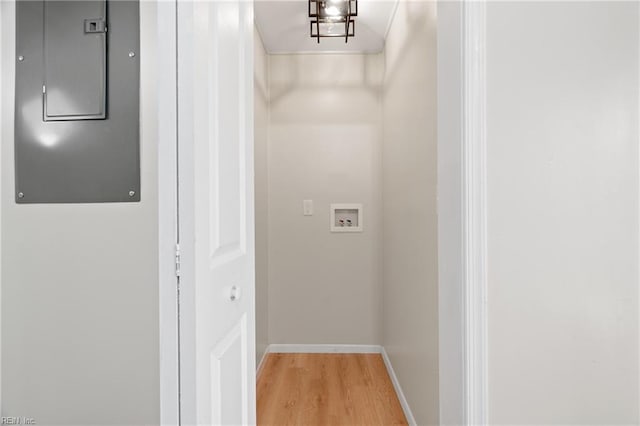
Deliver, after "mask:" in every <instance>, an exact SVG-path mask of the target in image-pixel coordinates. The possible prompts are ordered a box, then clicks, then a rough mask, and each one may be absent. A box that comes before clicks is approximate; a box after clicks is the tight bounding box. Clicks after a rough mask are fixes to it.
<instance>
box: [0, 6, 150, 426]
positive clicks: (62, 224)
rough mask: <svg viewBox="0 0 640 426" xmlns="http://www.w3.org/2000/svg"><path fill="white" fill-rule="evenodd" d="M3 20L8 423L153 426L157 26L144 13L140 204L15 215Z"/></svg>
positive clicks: (9, 71)
mask: <svg viewBox="0 0 640 426" xmlns="http://www.w3.org/2000/svg"><path fill="white" fill-rule="evenodd" d="M0 8H1V9H2V22H1V25H0V27H1V31H2V49H1V55H2V58H3V62H2V69H1V71H2V75H1V77H2V82H1V84H2V93H3V95H4V96H3V97H2V106H1V108H2V109H1V116H2V129H1V132H2V147H1V148H2V164H1V169H2V262H1V263H2V327H3V329H2V410H3V411H2V415H3V416H27V417H33V418H35V420H36V421H37V423H38V424H78V425H91V424H96V425H97V424H101V425H107V424H108V425H115V424H122V425H143V424H158V423H159V420H160V407H159V405H160V404H159V392H160V389H159V387H160V385H159V329H158V320H159V318H158V304H159V300H158V297H159V296H158V259H157V258H158V231H157V228H158V222H157V198H158V194H157V192H158V188H157V183H156V182H157V159H156V156H157V148H156V139H157V130H156V125H157V123H156V121H157V120H156V110H157V102H156V93H157V90H156V81H157V80H156V78H157V75H156V71H157V70H158V67H157V66H156V62H155V61H156V53H155V52H156V50H157V46H156V41H155V35H156V30H157V29H156V22H155V19H156V18H155V6H154V3H150V2H141V8H142V9H141V19H142V36H141V46H142V52H144V54H142V55H141V56H140V57H141V67H142V68H141V75H142V76H143V78H142V88H141V90H142V95H141V109H142V113H141V135H142V137H141V154H142V162H141V167H142V174H141V177H142V191H143V192H142V201H141V202H140V203H117V204H90V205H82V204H60V205H51V204H49V205H16V204H15V202H14V196H13V193H14V164H13V158H14V157H13V152H14V149H13V92H14V91H13V82H14V61H13V60H6V61H5V59H7V58H14V57H15V52H14V50H15V49H14V45H15V43H14V11H15V4H14V3H13V2H6V1H4V2H1V3H0Z"/></svg>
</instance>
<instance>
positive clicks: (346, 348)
mask: <svg viewBox="0 0 640 426" xmlns="http://www.w3.org/2000/svg"><path fill="white" fill-rule="evenodd" d="M268 351H269V352H271V353H307V354H333V353H336V354H379V353H382V347H381V346H379V345H304V344H302V345H298V344H293V345H290V344H273V345H269V347H268Z"/></svg>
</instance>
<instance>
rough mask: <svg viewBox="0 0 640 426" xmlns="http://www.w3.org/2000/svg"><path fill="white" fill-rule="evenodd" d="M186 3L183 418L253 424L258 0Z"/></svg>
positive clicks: (183, 16)
mask: <svg viewBox="0 0 640 426" xmlns="http://www.w3.org/2000/svg"><path fill="white" fill-rule="evenodd" d="M179 8H180V9H179V12H178V13H179V22H181V23H183V25H182V28H183V30H182V31H179V36H178V37H179V44H181V45H182V48H183V50H182V52H183V58H182V59H181V60H180V61H179V66H180V67H182V72H181V73H180V74H181V75H182V76H183V77H182V78H183V80H181V83H182V84H179V95H178V96H179V98H181V100H179V104H180V105H183V108H182V112H180V111H179V126H180V122H181V121H182V123H183V124H182V126H183V131H182V132H181V134H182V135H183V136H182V137H181V140H179V145H181V147H180V150H181V151H180V167H181V169H182V171H184V172H181V173H180V176H181V177H180V179H181V181H180V186H181V191H180V193H181V195H180V211H181V214H180V222H181V249H182V248H183V240H184V243H185V244H186V245H185V246H184V250H182V251H183V256H191V255H192V256H193V262H192V263H190V262H189V261H187V262H185V266H186V268H187V270H185V274H184V275H183V277H181V286H184V292H182V290H181V294H184V298H181V304H180V305H181V312H183V313H184V320H183V317H182V316H181V336H182V341H181V359H182V360H183V361H182V365H181V381H182V386H183V391H182V399H183V400H182V404H181V406H182V407H183V413H184V421H183V423H184V424H190V423H197V424H224V425H237V424H254V423H255V374H254V373H253V372H254V370H255V368H254V367H255V365H254V363H253V362H252V360H253V359H255V323H254V318H255V315H254V282H255V278H254V270H255V268H254V225H253V4H252V3H251V2H243V1H200V2H184V3H179ZM179 54H180V51H179ZM179 71H180V70H179ZM180 117H182V119H180ZM190 132H191V133H190ZM183 281H184V282H183ZM181 315H182V314H181Z"/></svg>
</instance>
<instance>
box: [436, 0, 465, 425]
mask: <svg viewBox="0 0 640 426" xmlns="http://www.w3.org/2000/svg"><path fill="white" fill-rule="evenodd" d="M437 8H438V11H437V13H438V25H437V26H438V35H437V38H438V57H437V61H436V62H437V67H438V79H437V80H438V114H437V115H438V166H437V168H438V280H439V283H438V329H439V332H438V334H439V336H438V352H439V358H438V364H439V370H440V373H439V377H438V381H439V384H440V390H439V395H438V397H439V400H440V419H439V420H440V424H441V425H443V426H444V425H451V426H455V425H461V424H464V422H465V417H466V413H465V384H464V372H465V368H466V366H465V359H464V352H465V334H464V333H465V326H464V324H465V315H464V300H465V299H464V297H463V295H464V278H465V273H464V270H463V265H464V255H465V253H464V247H463V241H464V239H463V228H464V219H463V208H464V205H465V203H464V198H463V197H464V194H465V191H463V180H462V177H463V164H464V162H463V158H462V153H463V149H462V137H463V131H462V127H463V120H462V118H463V117H462V111H463V108H462V101H463V99H462V89H463V88H462V85H461V84H460V81H462V75H463V74H462V66H463V62H462V61H463V60H462V43H463V39H462V31H461V28H462V25H463V22H464V21H463V17H462V11H463V4H462V3H461V2H452V1H449V0H438V2H437Z"/></svg>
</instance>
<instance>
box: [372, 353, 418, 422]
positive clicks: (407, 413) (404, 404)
mask: <svg viewBox="0 0 640 426" xmlns="http://www.w3.org/2000/svg"><path fill="white" fill-rule="evenodd" d="M381 349H382V352H381V354H382V359H383V360H384V365H385V366H386V367H387V372H388V373H389V377H390V378H391V383H393V388H394V389H395V390H396V395H397V396H398V400H399V401H400V405H401V406H402V411H404V416H405V417H406V418H407V423H409V425H410V426H417V424H418V423H416V419H415V417H413V413H412V412H411V407H409V402H407V398H405V396H404V393H403V392H402V388H401V387H400V382H399V381H398V377H397V376H396V373H395V372H394V371H393V366H392V365H391V360H390V359H389V355H387V351H385V350H384V348H383V347H381Z"/></svg>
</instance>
